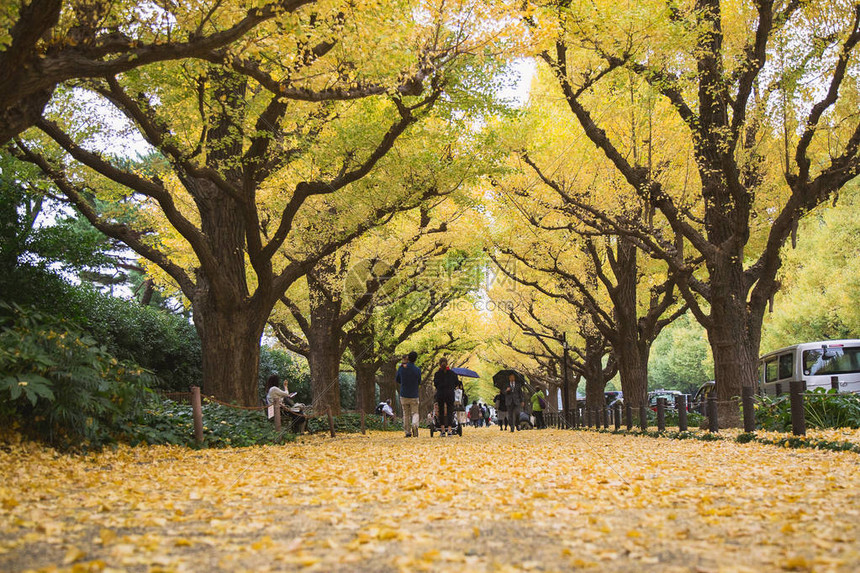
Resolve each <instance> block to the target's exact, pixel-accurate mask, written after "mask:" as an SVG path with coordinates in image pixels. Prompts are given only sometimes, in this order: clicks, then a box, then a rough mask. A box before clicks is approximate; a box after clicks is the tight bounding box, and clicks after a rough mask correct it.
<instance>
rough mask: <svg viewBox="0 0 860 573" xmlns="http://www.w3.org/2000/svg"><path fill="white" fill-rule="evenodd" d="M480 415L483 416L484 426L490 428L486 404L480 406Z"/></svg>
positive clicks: (488, 409) (488, 410)
mask: <svg viewBox="0 0 860 573" xmlns="http://www.w3.org/2000/svg"><path fill="white" fill-rule="evenodd" d="M481 413H482V414H483V416H482V418H483V422H484V426H486V427H488V428H489V427H490V407H489V406H487V405H486V404H482V405H481Z"/></svg>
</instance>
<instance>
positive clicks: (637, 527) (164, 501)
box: [0, 428, 860, 572]
mask: <svg viewBox="0 0 860 573" xmlns="http://www.w3.org/2000/svg"><path fill="white" fill-rule="evenodd" d="M0 472H2V475H3V478H4V479H3V484H2V486H0V570H2V571H21V570H28V569H37V570H54V569H60V570H82V571H87V570H95V571H97V570H105V571H107V570H129V571H153V570H166V571H186V570H187V571H206V570H222V571H241V570H246V571H264V570H267V569H272V570H319V571H401V570H402V571H470V572H478V571H519V570H534V571H569V570H571V569H574V568H577V569H578V568H582V569H590V570H594V571H654V572H657V571H661V572H662V571H697V572H698V571H778V570H791V571H857V570H860V541H858V534H860V456H858V455H857V454H854V453H835V452H823V451H813V450H789V449H782V448H777V447H774V446H767V445H761V444H754V443H750V444H737V443H734V442H731V441H721V442H701V441H694V440H665V439H654V438H648V437H635V436H619V435H611V434H597V433H593V432H570V431H557V430H546V431H531V432H520V433H517V434H510V433H508V432H504V433H503V432H500V431H499V430H498V429H489V428H488V429H471V428H467V429H466V430H465V435H464V436H463V437H462V438H458V437H446V438H442V439H440V438H438V437H435V438H432V439H431V438H430V437H429V436H428V435H427V433H426V431H422V436H421V437H419V438H418V439H405V438H403V437H402V436H400V435H399V434H394V433H372V434H369V435H368V436H360V435H353V436H338V437H337V438H335V439H331V438H328V437H323V436H313V437H306V438H302V439H300V440H299V441H298V442H296V443H294V444H289V445H286V446H272V447H258V448H247V449H235V450H204V451H193V450H187V449H182V448H173V447H146V448H145V447H140V448H121V449H119V450H118V451H115V452H104V453H101V454H98V455H92V456H88V457H73V456H64V455H59V454H56V453H54V452H52V451H49V450H43V449H39V448H35V447H33V446H12V447H6V448H4V450H3V451H2V452H0Z"/></svg>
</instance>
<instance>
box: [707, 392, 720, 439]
mask: <svg viewBox="0 0 860 573" xmlns="http://www.w3.org/2000/svg"><path fill="white" fill-rule="evenodd" d="M708 431H709V432H712V433H715V432H719V431H720V423H719V421H718V420H717V397H716V396H714V395H713V394H711V395H710V396H708Z"/></svg>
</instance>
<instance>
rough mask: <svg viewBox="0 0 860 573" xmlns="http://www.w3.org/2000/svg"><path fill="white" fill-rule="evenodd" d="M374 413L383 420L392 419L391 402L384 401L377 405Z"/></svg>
mask: <svg viewBox="0 0 860 573" xmlns="http://www.w3.org/2000/svg"><path fill="white" fill-rule="evenodd" d="M376 413H377V414H379V415H380V416H382V419H383V420H385V418H394V410H392V409H391V400H385V401H384V402H380V403H379V404H377V406H376Z"/></svg>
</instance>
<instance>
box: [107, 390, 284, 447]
mask: <svg viewBox="0 0 860 573" xmlns="http://www.w3.org/2000/svg"><path fill="white" fill-rule="evenodd" d="M124 433H125V436H126V439H127V440H128V441H129V442H130V443H131V444H133V445H137V444H141V443H145V444H175V445H182V446H189V447H197V446H198V444H197V443H196V442H195V441H194V418H193V414H192V411H191V406H190V405H189V404H180V403H177V402H174V401H172V400H160V399H153V400H151V401H150V402H149V403H148V404H147V407H146V408H145V409H144V411H143V412H142V414H141V415H140V416H138V418H137V419H135V420H134V421H132V422H129V423H128V424H127V426H126V428H125V430H124ZM294 439H295V436H294V435H292V434H290V433H288V432H285V431H282V432H280V433H279V432H276V431H275V427H274V425H273V424H272V422H270V421H269V420H268V419H267V418H266V413H265V412H263V411H261V410H240V409H237V408H231V407H229V406H222V405H221V404H217V403H214V402H209V401H208V400H204V403H203V444H202V446H203V447H207V448H224V447H245V446H254V445H263V444H279V443H284V442H288V441H292V440H294Z"/></svg>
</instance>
